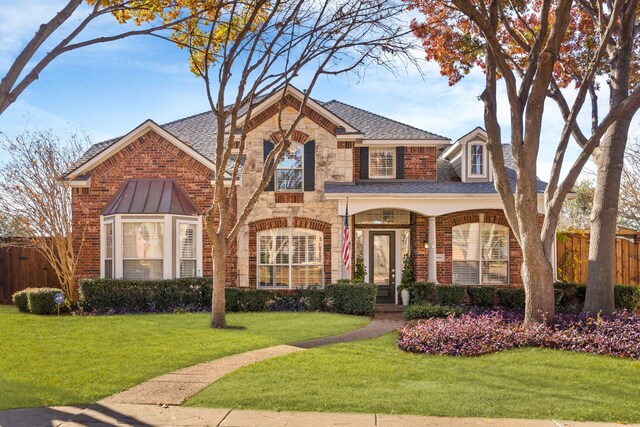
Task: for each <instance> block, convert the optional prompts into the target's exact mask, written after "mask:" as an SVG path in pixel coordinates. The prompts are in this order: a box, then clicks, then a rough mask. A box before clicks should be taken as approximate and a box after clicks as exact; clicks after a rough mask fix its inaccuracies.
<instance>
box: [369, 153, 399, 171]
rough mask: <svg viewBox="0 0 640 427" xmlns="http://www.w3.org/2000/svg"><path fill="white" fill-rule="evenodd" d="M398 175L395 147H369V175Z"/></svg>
mask: <svg viewBox="0 0 640 427" xmlns="http://www.w3.org/2000/svg"><path fill="white" fill-rule="evenodd" d="M395 175H396V149H395V147H384V148H379V147H375V148H374V147H370V148H369V177H370V178H393V177H395Z"/></svg>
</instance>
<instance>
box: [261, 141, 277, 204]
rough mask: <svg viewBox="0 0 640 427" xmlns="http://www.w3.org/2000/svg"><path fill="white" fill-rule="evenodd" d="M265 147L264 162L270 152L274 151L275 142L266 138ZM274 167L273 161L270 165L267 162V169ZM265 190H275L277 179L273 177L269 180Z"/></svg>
mask: <svg viewBox="0 0 640 427" xmlns="http://www.w3.org/2000/svg"><path fill="white" fill-rule="evenodd" d="M263 147H264V162H266V161H267V157H268V156H269V153H271V152H272V151H273V148H274V147H275V145H274V144H273V142H271V141H267V140H266V139H265V140H264V143H263ZM272 167H273V162H271V163H270V164H269V165H266V164H265V168H267V171H268V170H270V169H271V168H272ZM264 190H265V191H274V190H275V179H274V178H271V181H269V184H268V185H267V187H266V188H265V189H264Z"/></svg>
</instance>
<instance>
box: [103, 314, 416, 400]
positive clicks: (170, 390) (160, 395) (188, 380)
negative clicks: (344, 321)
mask: <svg viewBox="0 0 640 427" xmlns="http://www.w3.org/2000/svg"><path fill="white" fill-rule="evenodd" d="M403 323H404V322H402V321H401V320H397V319H387V318H384V319H373V320H372V321H371V322H370V323H369V324H368V325H367V326H365V327H363V328H360V329H356V330H355V331H351V332H347V333H345V334H342V335H336V336H333V337H325V338H319V339H316V340H311V341H304V342H301V343H297V344H292V345H277V346H274V347H268V348H262V349H259V350H253V351H247V352H245V353H240V354H235V355H233V356H227V357H222V358H220V359H216V360H212V361H210V362H205V363H200V364H198V365H194V366H189V367H188V368H184V369H180V370H178V371H174V372H170V373H168V374H165V375H161V376H159V377H156V378H152V379H150V380H148V381H145V382H143V383H142V384H139V385H137V386H135V387H132V388H130V389H128V390H124V391H122V392H120V393H117V394H114V395H113V396H109V397H107V398H105V399H103V400H101V401H100V402H98V403H100V404H103V405H104V404H106V405H109V404H115V403H124V404H137V405H180V404H182V402H184V401H185V400H187V399H188V398H190V397H191V396H193V395H195V394H196V393H198V392H199V391H200V390H202V389H204V388H205V387H206V386H208V385H209V384H211V383H212V382H214V381H217V380H219V379H220V378H222V377H223V376H224V375H226V374H228V373H230V372H233V371H235V370H236V369H240V368H242V367H243V366H247V365H251V364H253V363H257V362H261V361H263V360H267V359H271V358H273V357H278V356H284V355H285V354H290V353H295V352H298V351H303V350H304V349H308V348H313V347H319V346H321V345H328V344H335V343H340V342H350V341H356V340H363V339H368V338H375V337H379V336H381V335H384V334H386V333H389V332H391V331H393V330H394V329H397V328H398V327H400V326H401V325H402V324H403Z"/></svg>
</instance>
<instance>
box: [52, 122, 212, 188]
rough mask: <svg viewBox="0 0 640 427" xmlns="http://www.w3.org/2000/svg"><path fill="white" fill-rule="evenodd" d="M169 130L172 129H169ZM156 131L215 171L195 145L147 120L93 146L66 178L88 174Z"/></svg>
mask: <svg viewBox="0 0 640 427" xmlns="http://www.w3.org/2000/svg"><path fill="white" fill-rule="evenodd" d="M169 129H171V128H170V127H169ZM150 130H152V131H154V132H156V133H157V134H159V135H160V136H162V137H163V138H164V139H166V140H167V141H169V142H170V143H172V144H174V145H175V146H176V147H178V148H179V149H181V150H182V151H184V152H185V153H187V154H189V155H190V156H191V157H193V158H194V159H196V160H197V161H199V162H200V163H202V164H203V165H205V166H207V167H208V168H209V169H210V170H213V169H214V167H215V165H214V164H213V162H212V160H211V157H209V156H206V155H204V154H203V153H201V152H200V151H198V150H197V149H196V148H195V147H194V146H193V145H191V144H188V143H185V142H184V141H182V140H181V139H179V138H177V137H176V136H175V135H174V134H173V133H171V132H170V131H169V130H168V129H167V128H165V127H163V126H160V125H158V124H157V123H156V122H154V121H153V120H146V121H145V122H143V123H141V124H140V125H139V126H138V127H136V128H135V129H133V130H132V131H131V132H129V133H128V134H126V135H125V136H122V137H120V138H114V139H110V140H108V141H103V142H100V143H98V144H94V145H92V146H91V147H90V148H89V149H88V150H87V151H86V152H85V153H84V154H83V155H82V156H81V157H80V159H78V161H77V162H75V163H74V164H73V165H72V166H71V167H70V168H69V171H67V172H66V173H65V174H64V178H72V179H73V177H74V176H76V175H81V174H86V173H87V172H89V171H90V170H91V169H92V168H93V167H95V166H97V165H99V164H100V163H102V162H103V161H104V160H106V159H108V158H109V157H111V156H112V155H113V154H115V153H117V152H118V151H119V150H120V149H122V148H124V147H126V146H127V145H128V144H130V143H132V142H133V141H135V140H137V139H138V138H140V137H141V136H142V135H144V134H146V133H147V132H148V131H150Z"/></svg>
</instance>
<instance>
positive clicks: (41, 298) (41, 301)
mask: <svg viewBox="0 0 640 427" xmlns="http://www.w3.org/2000/svg"><path fill="white" fill-rule="evenodd" d="M58 292H62V289H56V288H31V289H29V291H28V292H27V299H28V300H29V311H30V312H31V313H33V314H56V313H57V312H58V306H57V304H56V303H55V302H54V301H53V296H54V295H55V294H57V293H58ZM60 311H61V312H63V313H64V312H66V311H68V310H66V306H64V305H63V306H61V307H60Z"/></svg>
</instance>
